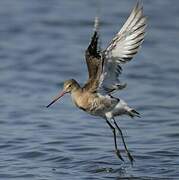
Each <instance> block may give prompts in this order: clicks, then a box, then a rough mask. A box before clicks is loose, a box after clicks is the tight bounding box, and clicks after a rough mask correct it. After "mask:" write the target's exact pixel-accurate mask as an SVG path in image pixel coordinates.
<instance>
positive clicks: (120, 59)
mask: <svg viewBox="0 0 179 180" xmlns="http://www.w3.org/2000/svg"><path fill="white" fill-rule="evenodd" d="M145 29H146V17H145V16H144V15H143V7H142V5H141V3H139V2H138V3H137V4H136V5H135V7H134V8H133V10H132V12H131V14H130V16H129V17H128V19H127V21H126V23H125V24H124V25H123V27H122V28H121V30H120V31H119V32H118V33H117V34H116V36H115V37H114V38H113V39H112V41H111V43H110V44H109V46H108V47H107V48H106V49H105V50H104V51H103V61H104V62H103V70H102V73H101V76H100V80H99V87H98V92H99V93H101V94H110V93H112V92H114V91H116V90H118V89H122V88H124V87H125V84H124V85H122V84H120V81H119V79H118V76H119V74H120V73H121V71H122V68H121V65H122V64H124V63H126V62H128V61H130V60H131V59H132V58H133V57H134V55H135V54H136V53H137V52H138V50H139V47H140V46H141V44H142V42H143V40H144V34H145Z"/></svg>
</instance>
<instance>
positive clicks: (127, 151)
mask: <svg viewBox="0 0 179 180" xmlns="http://www.w3.org/2000/svg"><path fill="white" fill-rule="evenodd" d="M113 121H114V125H115V126H116V128H117V129H118V131H119V133H120V135H121V138H122V142H123V144H124V148H125V151H126V153H127V156H128V158H129V160H130V162H131V164H133V161H134V158H133V157H132V155H131V154H130V152H129V150H128V148H127V145H126V143H125V140H124V136H123V133H122V130H121V129H120V127H119V126H118V124H117V123H116V121H115V119H114V118H113Z"/></svg>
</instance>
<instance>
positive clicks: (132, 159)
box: [127, 152, 134, 165]
mask: <svg viewBox="0 0 179 180" xmlns="http://www.w3.org/2000/svg"><path fill="white" fill-rule="evenodd" d="M127 156H128V158H129V161H130V162H131V165H133V162H134V158H133V157H132V155H131V154H130V153H129V152H127Z"/></svg>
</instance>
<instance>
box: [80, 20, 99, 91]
mask: <svg viewBox="0 0 179 180" xmlns="http://www.w3.org/2000/svg"><path fill="white" fill-rule="evenodd" d="M98 26H99V19H98V17H96V18H95V23H94V33H93V36H92V39H91V42H90V44H89V46H88V48H87V50H86V52H85V58H86V64H87V67H88V74H89V77H88V81H87V82H86V84H85V85H84V87H83V89H85V90H88V91H89V90H90V91H95V90H96V89H97V87H98V84H99V83H98V82H99V77H100V75H101V72H102V66H101V52H100V50H99V32H98Z"/></svg>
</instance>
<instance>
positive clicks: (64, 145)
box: [0, 0, 179, 180]
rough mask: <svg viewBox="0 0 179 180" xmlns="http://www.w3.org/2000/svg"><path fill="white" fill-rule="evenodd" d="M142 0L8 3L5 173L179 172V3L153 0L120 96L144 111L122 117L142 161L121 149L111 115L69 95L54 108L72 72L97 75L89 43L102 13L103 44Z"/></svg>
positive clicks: (2, 138)
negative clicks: (100, 114) (83, 106)
mask: <svg viewBox="0 0 179 180" xmlns="http://www.w3.org/2000/svg"><path fill="white" fill-rule="evenodd" d="M135 3H136V0H128V1H126V0H111V1H108V0H98V1H96V0H75V1H72V0H30V1H28V0H1V1H0V94H1V98H0V179H3V180H5V179H18V180H21V179H23V180H24V179H33V180H35V179H37V180H42V179H43V180H49V179H53V180H55V179H58V180H59V179H63V180H65V179H66V180H69V179H78V180H79V179H95V180H96V179H100V180H101V179H121V178H122V179H125V178H126V179H175V178H176V179H177V177H179V171H178V165H179V141H178V139H179V118H178V117H179V100H178V99H179V93H178V88H179V60H178V57H179V49H178V48H179V1H177V0H172V1H169V0H155V1H151V0H150V1H149V0H143V5H144V12H145V15H147V16H148V29H147V34H146V38H145V41H144V43H143V46H142V48H141V50H140V51H139V53H138V55H137V56H135V58H134V59H133V61H131V62H130V63H128V64H126V65H125V67H124V71H123V74H122V79H123V81H124V82H127V83H128V86H127V88H126V89H125V90H124V91H121V92H119V93H118V94H117V95H116V96H118V97H121V98H122V99H124V100H125V101H127V102H128V104H129V105H131V106H132V107H135V108H136V109H137V110H138V111H139V112H140V113H141V115H142V118H140V119H138V118H136V119H130V118H128V117H119V118H118V119H119V120H118V122H119V124H120V126H121V128H122V130H123V133H124V135H125V139H126V142H127V144H128V147H129V149H130V151H131V153H132V154H133V156H134V158H135V163H134V166H133V167H131V165H130V163H129V162H128V160H127V157H126V156H125V152H124V148H123V147H122V145H121V143H120V138H119V145H120V146H119V147H121V149H122V153H123V156H124V157H125V161H126V162H125V163H122V162H121V161H120V160H119V159H117V157H116V156H115V153H114V145H113V137H112V133H111V130H110V129H109V128H108V127H107V125H106V124H105V122H103V120H102V119H100V118H96V117H92V116H90V115H88V114H85V113H84V112H82V111H80V110H78V109H76V108H75V107H74V106H73V105H72V103H71V100H70V97H69V96H68V95H67V96H65V97H64V98H63V99H61V101H59V102H58V103H56V104H54V105H53V106H52V107H51V108H49V109H46V108H45V105H47V104H48V103H49V102H50V101H51V99H52V97H53V96H55V95H56V94H57V92H58V91H59V90H60V89H61V88H62V83H63V81H64V80H65V79H69V78H75V79H77V80H78V81H79V82H81V83H83V82H84V81H85V80H86V79H87V68H86V64H85V60H84V51H85V49H86V47H87V45H88V44H89V41H90V38H91V35H92V30H93V20H94V17H95V16H96V15H97V13H98V15H99V16H100V20H101V27H100V28H101V29H100V30H101V37H102V47H103V48H104V47H106V46H107V44H108V43H109V41H110V40H111V38H112V37H113V36H114V35H115V33H116V32H117V31H118V30H119V29H120V28H121V27H122V24H123V23H124V22H125V20H126V18H127V17H128V15H129V13H130V11H131V9H132V7H133V6H134V5H135Z"/></svg>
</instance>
